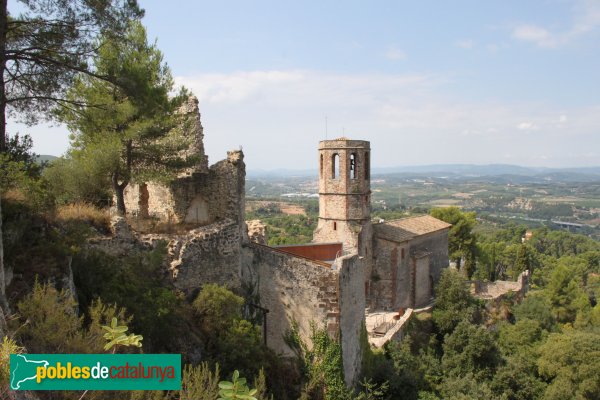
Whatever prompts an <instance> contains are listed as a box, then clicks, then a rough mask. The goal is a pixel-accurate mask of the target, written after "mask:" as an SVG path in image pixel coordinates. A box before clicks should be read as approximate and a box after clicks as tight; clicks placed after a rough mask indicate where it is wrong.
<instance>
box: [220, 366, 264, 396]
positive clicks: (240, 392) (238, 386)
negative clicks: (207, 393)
mask: <svg viewBox="0 0 600 400" xmlns="http://www.w3.org/2000/svg"><path fill="white" fill-rule="evenodd" d="M219 389H220V390H219V396H220V397H219V400H237V399H239V400H256V397H254V395H255V394H256V389H250V388H249V387H248V385H247V384H246V378H240V373H239V372H238V371H237V370H235V371H233V375H232V377H231V382H230V381H221V382H219Z"/></svg>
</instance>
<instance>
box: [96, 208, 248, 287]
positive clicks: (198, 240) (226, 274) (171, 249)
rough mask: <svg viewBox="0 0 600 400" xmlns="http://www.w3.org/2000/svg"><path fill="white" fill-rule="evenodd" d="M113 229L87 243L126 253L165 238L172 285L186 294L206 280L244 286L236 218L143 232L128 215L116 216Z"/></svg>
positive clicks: (148, 247) (113, 253)
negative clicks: (188, 227) (176, 231)
mask: <svg viewBox="0 0 600 400" xmlns="http://www.w3.org/2000/svg"><path fill="white" fill-rule="evenodd" d="M112 230H113V236H112V237H110V238H106V239H94V240H90V241H89V242H88V246H89V247H90V248H96V249H98V250H102V251H104V252H107V253H109V254H112V255H114V256H121V255H123V256H125V255H127V254H129V253H131V252H132V251H136V250H138V251H139V250H142V251H144V250H150V249H152V248H155V247H156V246H157V245H158V243H159V242H165V243H166V244H167V250H168V252H167V256H166V258H165V260H164V267H165V270H167V271H169V272H170V274H171V278H172V283H173V285H174V286H175V287H176V288H178V289H180V290H182V291H183V292H184V293H186V294H187V295H190V296H191V295H194V294H195V293H196V292H197V291H198V290H199V289H200V288H201V287H202V286H203V285H204V284H206V283H217V284H219V285H223V286H227V287H229V288H231V289H239V288H240V286H241V280H240V276H241V271H240V269H241V238H240V234H239V226H238V223H237V222H235V221H232V220H230V219H226V220H223V221H220V222H218V223H215V224H211V225H208V226H203V227H200V228H197V229H193V230H190V231H187V232H186V233H184V234H142V235H140V234H138V233H136V232H135V231H133V230H132V229H131V228H130V227H129V225H127V222H126V221H125V219H123V218H120V217H116V218H113V223H112Z"/></svg>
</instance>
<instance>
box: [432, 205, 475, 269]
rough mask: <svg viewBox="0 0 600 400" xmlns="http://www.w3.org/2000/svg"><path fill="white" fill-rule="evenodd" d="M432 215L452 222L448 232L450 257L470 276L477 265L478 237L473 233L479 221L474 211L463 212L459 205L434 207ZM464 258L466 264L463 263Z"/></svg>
mask: <svg viewBox="0 0 600 400" xmlns="http://www.w3.org/2000/svg"><path fill="white" fill-rule="evenodd" d="M431 215H432V216H433V217H435V218H437V219H441V220H442V221H445V222H447V223H449V224H452V227H450V231H449V232H448V251H449V253H450V259H452V260H454V261H455V262H456V265H457V266H458V267H459V268H460V269H461V271H462V270H463V269H464V270H465V272H466V273H465V275H466V276H468V277H470V276H471V275H472V274H473V271H474V267H475V254H476V251H477V250H476V248H477V246H476V243H477V238H476V236H475V234H474V233H473V228H474V227H475V225H476V223H477V221H476V220H475V213H474V212H462V211H460V209H459V208H458V207H446V208H434V209H433V210H431ZM462 260H464V261H465V265H461V262H462Z"/></svg>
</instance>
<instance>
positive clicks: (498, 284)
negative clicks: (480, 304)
mask: <svg viewBox="0 0 600 400" xmlns="http://www.w3.org/2000/svg"><path fill="white" fill-rule="evenodd" d="M469 285H470V288H471V294H472V295H473V296H475V297H477V298H480V299H484V300H493V299H498V298H501V297H502V296H504V295H505V294H507V293H511V292H512V293H515V294H516V295H517V297H519V298H520V297H523V296H524V295H525V293H527V290H529V271H523V272H521V273H520V274H519V277H518V278H517V281H516V282H512V281H494V282H482V281H469Z"/></svg>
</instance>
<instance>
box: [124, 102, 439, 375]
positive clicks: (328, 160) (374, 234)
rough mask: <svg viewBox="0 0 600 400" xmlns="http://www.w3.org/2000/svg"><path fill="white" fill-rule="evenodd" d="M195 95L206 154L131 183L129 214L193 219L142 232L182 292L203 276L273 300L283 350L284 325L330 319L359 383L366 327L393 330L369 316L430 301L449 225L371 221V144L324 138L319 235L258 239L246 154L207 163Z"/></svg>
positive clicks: (269, 303)
mask: <svg viewBox="0 0 600 400" xmlns="http://www.w3.org/2000/svg"><path fill="white" fill-rule="evenodd" d="M197 104H198V103H197V100H195V99H192V100H190V102H189V103H188V109H187V112H189V113H192V114H193V116H194V118H195V121H196V123H195V124H194V128H193V130H192V132H191V133H190V134H194V135H196V138H197V140H196V141H195V145H194V147H193V149H191V150H190V151H192V152H196V155H199V156H200V157H199V159H201V160H202V162H201V163H200V164H199V165H198V166H197V168H193V169H192V170H190V171H187V172H186V173H185V174H182V175H181V176H179V177H178V178H176V179H175V180H173V181H171V182H170V183H169V184H159V183H153V182H147V183H143V184H139V185H131V186H130V187H129V188H128V189H127V191H126V196H125V201H126V207H127V209H128V211H129V212H130V213H132V214H134V215H137V216H138V217H142V218H146V217H154V218H158V219H162V220H167V221H171V222H173V223H185V224H186V226H187V227H189V230H188V231H186V233H184V234H170V235H168V234H162V235H161V234H153V235H140V240H142V241H146V242H155V241H157V240H165V241H167V242H168V248H169V259H168V260H167V264H168V268H169V270H170V271H171V276H172V280H173V284H174V286H175V287H177V288H179V289H180V290H182V291H183V292H184V293H187V294H189V295H193V294H195V293H196V292H197V291H198V290H199V289H200V288H201V286H202V285H203V284H206V283H219V284H225V285H227V286H229V287H231V288H233V289H238V290H239V289H240V288H242V287H244V288H246V290H250V291H251V292H252V293H253V294H254V295H256V296H257V298H258V299H259V301H260V304H259V305H260V307H262V308H263V309H265V310H268V314H266V318H267V319H268V324H267V325H266V326H267V330H266V342H267V344H268V346H269V347H271V348H273V349H274V350H275V351H277V352H279V353H282V354H284V355H292V351H291V349H289V348H288V346H287V345H286V343H285V341H284V335H285V334H286V332H287V331H289V330H290V329H291V328H292V326H293V325H294V324H296V325H297V327H298V331H299V334H300V336H301V337H302V338H303V339H304V340H308V339H309V337H310V333H311V324H312V323H315V324H317V325H320V326H323V327H325V328H326V329H327V331H328V332H329V334H330V335H331V336H332V337H336V338H338V339H339V340H340V342H341V345H342V354H343V364H344V374H345V379H346V382H347V384H349V385H352V384H355V383H356V380H357V379H358V377H359V375H360V368H361V361H362V360H361V355H362V349H361V340H360V338H361V335H362V334H363V330H364V329H365V326H366V327H367V329H368V330H369V329H370V330H369V332H368V334H369V336H373V337H380V338H381V337H382V336H384V337H386V338H387V337H388V336H390V337H391V336H393V335H391V334H390V332H391V331H390V329H392V328H393V325H394V323H393V321H392V322H390V321H383V322H382V323H379V322H378V323H376V324H374V325H373V326H371V325H372V324H367V323H366V321H367V320H368V318H369V315H375V314H377V313H388V314H390V313H391V314H393V315H398V317H400V316H401V315H402V314H404V310H405V309H409V310H410V309H414V308H419V307H424V306H427V305H428V304H430V303H431V300H432V298H433V295H434V293H433V287H434V285H435V283H436V282H437V280H438V279H439V277H440V274H441V270H442V268H445V267H447V266H448V229H449V227H450V225H449V224H447V223H445V222H443V221H440V220H437V219H435V218H433V217H430V216H427V215H425V216H418V217H410V218H404V219H399V220H395V221H381V222H377V223H374V222H372V221H371V212H370V211H371V188H370V179H371V177H370V161H371V148H370V143H369V142H368V141H363V140H350V139H347V138H339V139H335V140H324V141H321V142H320V144H319V150H318V151H319V152H318V163H319V221H318V226H317V228H316V230H315V232H314V237H313V242H312V243H310V244H303V245H296V246H278V247H271V246H267V245H265V244H264V243H265V241H263V240H260V238H259V237H257V236H256V235H253V236H252V237H253V238H254V239H253V240H250V239H249V236H248V232H247V226H246V223H245V218H244V215H245V207H244V196H245V164H244V157H243V153H242V152H241V151H232V152H228V154H227V158H226V159H225V160H222V161H219V162H217V163H216V164H214V165H212V166H210V167H209V166H208V160H207V158H206V156H205V155H204V146H203V144H202V138H203V128H202V124H201V122H200V113H199V111H198V107H197ZM397 319H400V318H397ZM388 331H389V332H388ZM386 334H387V336H386ZM386 340H387V339H386Z"/></svg>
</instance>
